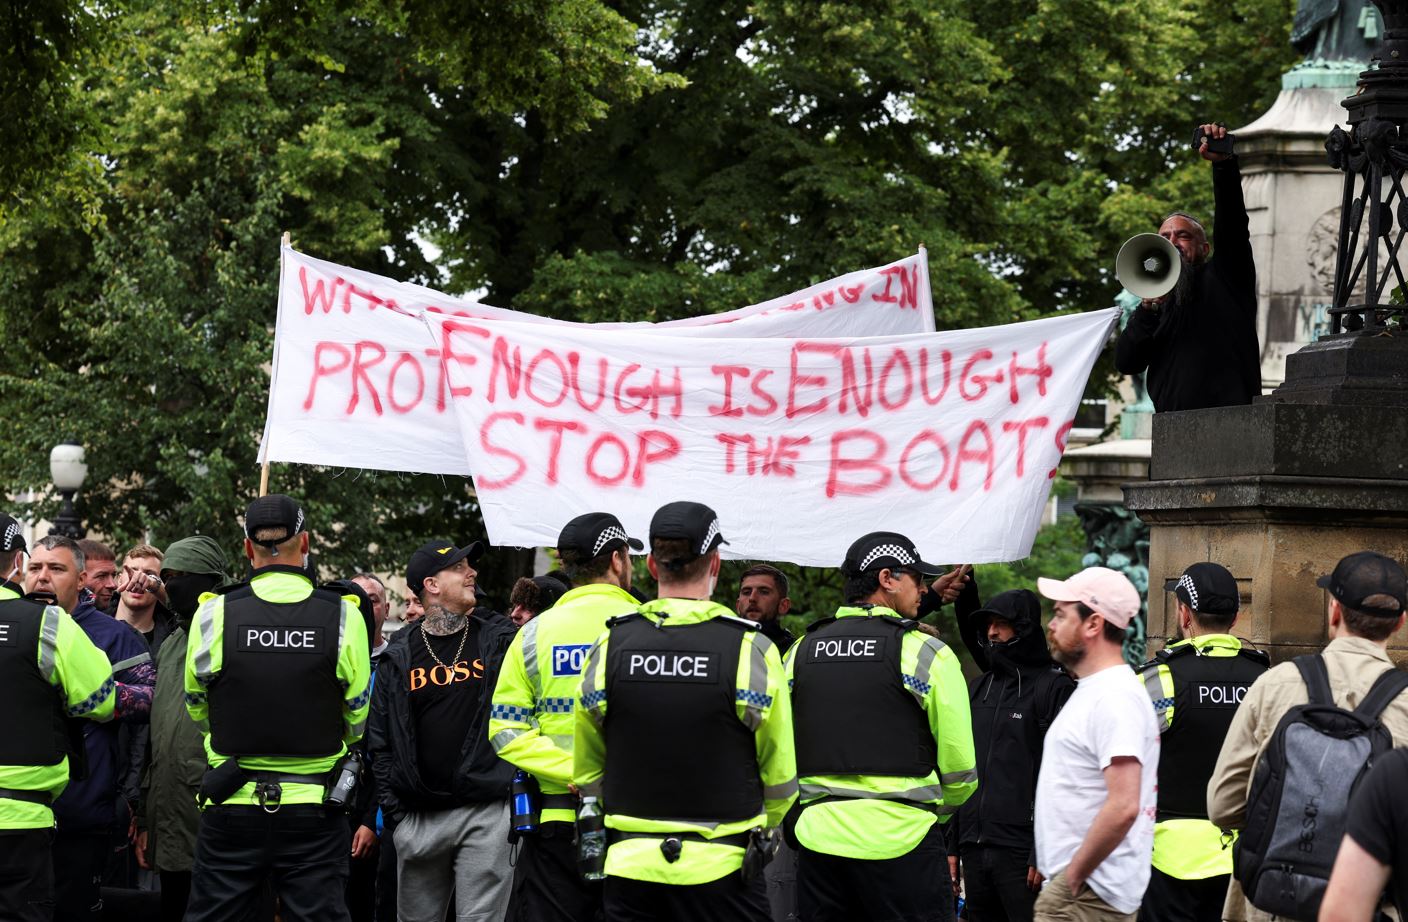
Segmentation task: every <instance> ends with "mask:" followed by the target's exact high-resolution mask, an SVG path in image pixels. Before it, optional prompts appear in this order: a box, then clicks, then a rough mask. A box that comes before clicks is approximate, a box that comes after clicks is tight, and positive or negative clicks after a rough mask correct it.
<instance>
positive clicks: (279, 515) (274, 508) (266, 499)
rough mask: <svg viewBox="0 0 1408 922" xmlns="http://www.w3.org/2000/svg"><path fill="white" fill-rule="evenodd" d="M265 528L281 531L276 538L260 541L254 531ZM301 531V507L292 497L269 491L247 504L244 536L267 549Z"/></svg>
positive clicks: (271, 548)
mask: <svg viewBox="0 0 1408 922" xmlns="http://www.w3.org/2000/svg"><path fill="white" fill-rule="evenodd" d="M266 528H277V529H281V530H282V532H283V533H282V534H281V535H280V536H279V537H277V538H266V539H264V540H262V541H261V540H259V539H257V538H255V537H254V535H255V533H256V532H259V531H262V530H263V529H266ZM301 531H303V509H302V507H300V506H299V505H298V503H297V502H295V501H294V499H293V497H291V496H285V495H283V494H282V493H270V494H269V495H268V496H261V497H259V498H258V499H256V500H255V501H254V502H252V503H250V504H249V509H247V510H246V511H245V514H244V533H245V537H247V538H249V540H251V541H253V542H254V543H255V544H258V545H259V546H260V547H265V548H268V549H269V550H273V549H274V548H275V547H277V546H278V545H280V544H283V543H284V542H285V541H287V540H288V539H289V538H292V537H293V536H294V535H296V534H298V533H299V532H301Z"/></svg>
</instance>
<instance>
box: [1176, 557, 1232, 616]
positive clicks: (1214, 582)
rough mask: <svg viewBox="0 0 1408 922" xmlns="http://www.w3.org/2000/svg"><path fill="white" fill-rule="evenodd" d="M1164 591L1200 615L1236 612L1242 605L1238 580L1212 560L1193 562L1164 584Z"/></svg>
mask: <svg viewBox="0 0 1408 922" xmlns="http://www.w3.org/2000/svg"><path fill="white" fill-rule="evenodd" d="M1164 591H1165V592H1172V593H1174V594H1175V595H1177V596H1178V599H1179V601H1181V602H1182V603H1183V604H1184V605H1187V606H1188V607H1189V608H1191V609H1193V611H1195V612H1198V613H1199V614H1202V615H1235V614H1236V613H1237V609H1238V608H1239V607H1240V606H1241V598H1240V596H1239V593H1238V592H1237V579H1236V577H1234V576H1233V575H1232V574H1231V573H1230V572H1228V570H1227V568H1226V567H1224V566H1221V565H1220V564H1215V563H1208V562H1204V563H1195V564H1193V565H1192V566H1191V567H1189V568H1188V569H1186V570H1184V571H1183V575H1182V576H1180V577H1179V578H1178V579H1171V580H1168V581H1167V582H1165V583H1164Z"/></svg>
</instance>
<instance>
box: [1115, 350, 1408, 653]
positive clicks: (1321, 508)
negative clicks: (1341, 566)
mask: <svg viewBox="0 0 1408 922" xmlns="http://www.w3.org/2000/svg"><path fill="white" fill-rule="evenodd" d="M1395 342H1397V343H1398V349H1399V352H1400V355H1401V357H1402V359H1403V361H1404V366H1403V367H1404V368H1405V369H1408V348H1404V347H1405V346H1408V343H1404V342H1403V341H1402V340H1401V339H1399V340H1396V341H1395ZM1292 380H1293V379H1288V381H1287V383H1288V384H1290V383H1291V381H1292ZM1149 477H1150V479H1149V480H1148V481H1147V482H1143V483H1131V484H1127V485H1126V486H1125V488H1124V494H1125V504H1126V505H1127V506H1128V507H1129V508H1130V509H1133V510H1134V511H1136V512H1137V513H1138V514H1139V517H1140V518H1141V519H1143V520H1144V521H1145V522H1147V523H1149V525H1150V547H1149V599H1148V607H1149V614H1148V619H1149V621H1148V631H1149V637H1150V641H1151V644H1150V649H1151V651H1152V650H1154V649H1157V647H1158V646H1159V645H1160V644H1159V643H1158V640H1159V638H1163V637H1169V636H1172V635H1173V634H1175V633H1176V631H1177V617H1176V605H1175V602H1174V598H1173V595H1172V593H1167V592H1164V591H1163V590H1162V586H1163V583H1164V581H1165V580H1167V579H1174V578H1177V577H1178V575H1179V574H1180V573H1182V572H1183V570H1184V568H1185V567H1187V566H1188V565H1189V564H1193V563H1197V562H1198V561H1202V560H1212V561H1215V562H1217V563H1220V564H1222V565H1223V566H1225V567H1227V569H1229V570H1231V571H1232V575H1233V576H1235V577H1236V578H1237V584H1238V586H1239V587H1240V589H1241V596H1242V614H1241V617H1240V618H1239V619H1238V621H1237V625H1236V627H1235V628H1234V633H1236V634H1238V635H1239V636H1242V637H1245V638H1246V639H1248V640H1250V641H1251V642H1252V644H1253V645H1255V646H1256V647H1258V648H1260V649H1264V650H1266V651H1267V652H1269V653H1271V655H1272V658H1273V659H1275V660H1277V661H1280V660H1282V659H1285V658H1288V657H1290V656H1295V655H1298V654H1300V653H1304V652H1307V651H1310V650H1314V649H1319V648H1320V647H1323V646H1324V645H1325V643H1327V642H1328V638H1327V637H1326V633H1325V596H1324V592H1323V590H1321V589H1318V588H1316V586H1315V580H1316V579H1317V578H1318V577H1320V576H1322V575H1324V574H1326V573H1328V572H1330V570H1331V569H1332V568H1333V567H1334V565H1335V562H1336V561H1338V560H1339V559H1340V558H1341V557H1343V556H1345V555H1346V554H1350V553H1352V552H1354V551H1360V550H1365V549H1370V550H1376V551H1379V552H1380V553H1383V554H1387V555H1389V556H1391V557H1394V558H1396V559H1398V560H1400V561H1408V407H1404V406H1399V407H1370V406H1346V405H1336V404H1330V403H1321V404H1310V403H1286V402H1278V401H1275V400H1264V401H1263V402H1261V403H1257V404H1253V405H1251V406H1246V407H1222V408H1219V409H1212V410H1190V411H1187V412H1183V413H1162V414H1158V415H1156V416H1155V417H1154V438H1153V450H1152V457H1151V462H1150V468H1149ZM1391 651H1392V652H1393V654H1394V656H1395V658H1398V659H1408V637H1405V636H1396V637H1395V638H1394V639H1393V642H1392V644H1391Z"/></svg>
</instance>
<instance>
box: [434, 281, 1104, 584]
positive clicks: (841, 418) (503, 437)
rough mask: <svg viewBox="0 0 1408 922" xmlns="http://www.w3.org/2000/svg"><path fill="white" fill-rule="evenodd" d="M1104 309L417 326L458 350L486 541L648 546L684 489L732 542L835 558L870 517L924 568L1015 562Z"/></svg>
mask: <svg viewBox="0 0 1408 922" xmlns="http://www.w3.org/2000/svg"><path fill="white" fill-rule="evenodd" d="M1118 316H1119V311H1118V309H1115V308H1111V309H1109V310H1102V311H1093V312H1091V313H1087V314H1075V315H1070V316H1065V317H1055V318H1051V319H1047V320H1036V321H1031V322H1028V323H1019V324H1012V325H1009V326H1002V327H988V328H984V329H977V330H960V331H954V332H947V333H930V334H924V335H916V334H912V335H908V336H887V337H866V338H849V339H750V340H737V339H733V340H722V339H714V338H705V337H703V336H696V337H690V338H680V337H665V336H658V335H654V334H651V333H644V332H640V331H637V330H612V331H600V330H591V329H582V328H575V329H569V328H563V327H551V328H549V327H543V326H532V327H530V326H527V325H524V324H514V323H501V322H495V321H488V322H480V321H476V320H473V319H461V318H445V317H437V316H433V315H429V314H427V315H425V316H424V318H423V319H424V321H425V323H426V324H427V326H429V327H430V328H431V330H432V331H433V333H434V338H435V340H436V341H437V342H439V343H442V346H441V348H442V349H443V350H445V351H446V352H450V353H452V354H453V355H454V356H455V361H454V362H453V363H451V364H450V365H449V387H450V388H452V389H454V391H455V392H456V393H457V394H459V395H461V396H462V397H463V398H464V399H460V400H456V401H455V402H454V404H453V406H454V409H455V412H456V413H457V414H458V416H459V420H460V432H461V433H462V434H463V438H464V449H465V452H466V454H468V456H469V460H470V465H471V467H472V468H473V470H474V483H475V488H476V490H477V492H478V496H479V504H480V507H481V509H482V510H483V513H484V521H485V523H486V525H487V526H488V531H489V539H490V541H491V542H492V543H494V544H498V545H519V546H530V547H531V546H551V545H553V544H555V543H556V541H557V536H558V532H559V531H560V530H561V528H562V526H563V525H564V524H565V523H566V522H567V521H568V520H569V519H571V518H572V517H573V516H575V515H579V514H581V513H583V512H589V511H597V510H600V511H607V512H612V513H615V514H616V515H617V516H619V517H620V519H621V521H622V522H623V523H624V524H625V526H626V528H627V529H628V530H629V531H630V533H631V534H632V535H633V536H639V537H640V538H642V539H645V538H646V536H647V530H648V527H649V523H650V518H651V516H652V515H653V514H654V512H655V510H656V509H657V508H659V507H660V506H661V505H663V504H665V503H667V502H671V501H673V500H682V499H688V500H696V501H699V502H704V503H708V504H709V505H710V506H712V507H713V508H714V509H715V510H716V511H717V512H718V513H719V518H720V520H721V523H722V525H723V532H724V536H725V537H726V538H727V539H728V540H729V542H730V544H729V545H728V546H726V547H725V548H724V551H725V553H726V554H727V555H728V556H731V557H744V558H756V559H763V560H788V561H792V562H794V563H799V564H808V565H815V566H836V565H838V564H839V563H840V562H841V558H842V557H843V555H844V553H845V550H846V547H847V546H848V545H849V544H850V543H851V542H852V541H853V540H854V539H856V538H858V537H860V536H861V535H862V534H864V533H866V532H869V531H877V530H885V531H898V532H901V533H903V534H905V535H908V536H909V537H910V538H912V539H914V540H915V542H916V543H917V544H918V546H919V549H920V552H921V553H923V554H924V555H925V557H926V558H928V559H931V560H940V561H951V562H960V561H961V562H973V563H985V562H992V561H1003V560H1016V559H1019V558H1022V557H1025V556H1027V554H1028V553H1030V551H1031V544H1032V540H1033V538H1035V536H1036V532H1037V528H1038V527H1039V525H1040V518H1041V512H1042V508H1043V506H1044V505H1045V503H1046V497H1047V494H1048V492H1049V490H1050V485H1051V478H1052V477H1054V476H1055V470H1056V466H1057V464H1058V463H1059V461H1060V459H1061V453H1062V451H1063V450H1064V449H1065V439H1066V435H1067V434H1068V433H1069V431H1070V428H1071V420H1072V419H1073V417H1074V416H1075V412H1076V408H1077V406H1078V405H1079V402H1080V398H1081V394H1082V392H1083V390H1084V388H1085V383H1086V379H1087V378H1088V377H1089V375H1090V369H1091V366H1092V365H1093V364H1094V363H1095V359H1096V357H1097V356H1098V355H1099V354H1100V350H1101V349H1102V348H1103V346H1104V343H1105V340H1106V337H1107V336H1108V334H1109V332H1110V329H1111V328H1112V326H1113V325H1114V323H1115V321H1116V319H1117V318H1118ZM701 332H702V331H701Z"/></svg>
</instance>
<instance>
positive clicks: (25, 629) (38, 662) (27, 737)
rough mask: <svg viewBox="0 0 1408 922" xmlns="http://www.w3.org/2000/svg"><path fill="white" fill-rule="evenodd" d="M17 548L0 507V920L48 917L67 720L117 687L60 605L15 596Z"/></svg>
mask: <svg viewBox="0 0 1408 922" xmlns="http://www.w3.org/2000/svg"><path fill="white" fill-rule="evenodd" d="M24 552H25V543H24V537H23V535H21V533H20V526H19V523H18V522H16V521H15V520H14V519H12V518H10V517H9V516H8V515H3V514H0V701H3V702H4V707H5V730H4V732H3V733H0V868H3V869H4V871H3V873H0V919H21V920H38V919H44V920H48V919H49V918H51V917H52V915H53V911H54V866H53V861H52V859H51V857H50V849H51V847H52V845H53V842H54V812H53V810H52V809H51V805H52V804H53V802H54V798H56V797H58V796H59V794H61V793H62V792H63V790H64V787H65V786H66V785H67V784H68V780H69V756H70V755H75V756H78V757H81V755H82V751H83V750H82V742H81V736H80V735H79V734H77V733H74V735H73V737H71V736H70V730H69V725H68V723H67V719H68V718H76V717H81V718H86V719H88V720H96V721H106V720H111V719H112V716H113V707H114V705H115V704H116V688H117V686H116V684H115V683H114V682H113V678H112V667H111V666H110V665H109V664H108V658H107V655H106V654H104V653H103V652H102V651H101V650H99V649H98V648H97V647H96V646H94V645H93V642H92V641H91V640H89V639H88V635H87V634H85V633H83V629H82V628H80V627H79V626H78V625H77V624H76V623H75V622H74V620H73V619H72V618H71V617H69V615H68V613H67V612H65V611H64V610H63V609H62V608H59V607H58V606H57V605H44V604H42V603H40V602H33V601H30V600H28V599H25V598H22V595H23V593H22V590H21V589H20V586H19V585H18V584H17V583H16V582H14V579H15V577H16V576H17V575H18V574H19V573H20V572H21V570H22V569H23V564H24ZM75 742H76V743H77V745H75Z"/></svg>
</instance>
